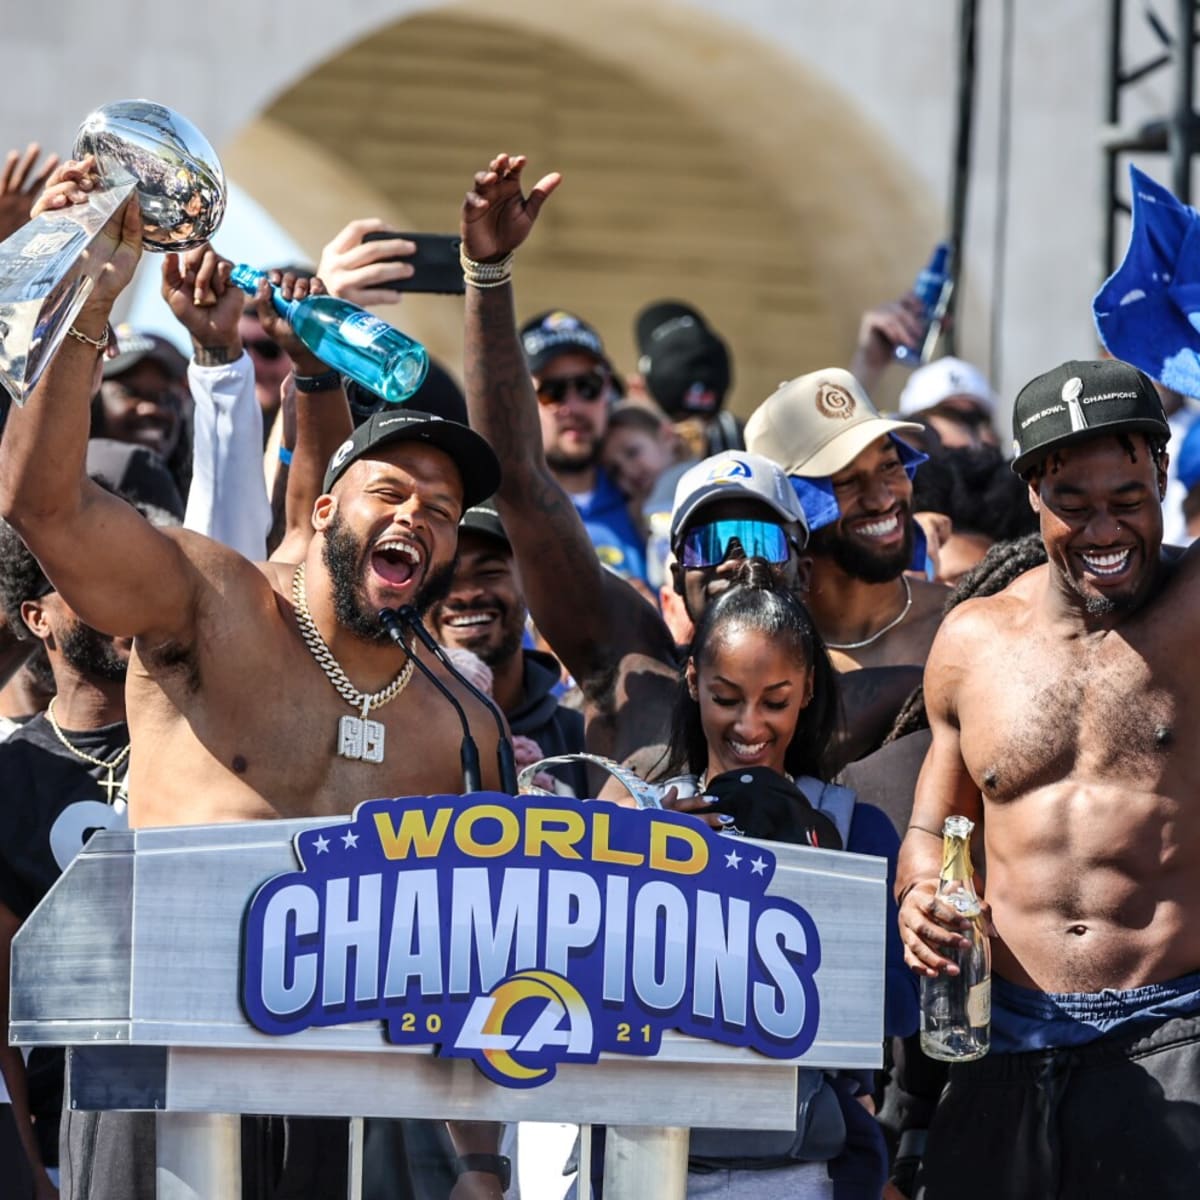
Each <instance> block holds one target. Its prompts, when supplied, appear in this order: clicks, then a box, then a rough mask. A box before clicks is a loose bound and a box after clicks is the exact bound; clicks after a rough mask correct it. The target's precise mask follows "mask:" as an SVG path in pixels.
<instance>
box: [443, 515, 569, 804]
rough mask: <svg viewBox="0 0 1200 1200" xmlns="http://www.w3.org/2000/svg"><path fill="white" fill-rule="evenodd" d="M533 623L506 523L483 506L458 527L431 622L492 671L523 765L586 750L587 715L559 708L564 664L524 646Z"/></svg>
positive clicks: (449, 642)
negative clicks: (447, 578) (449, 572)
mask: <svg viewBox="0 0 1200 1200" xmlns="http://www.w3.org/2000/svg"><path fill="white" fill-rule="evenodd" d="M526 616H527V610H526V607H525V595H524V592H523V591H522V589H521V579H520V576H519V574H518V573H517V565H516V561H515V559H514V557H513V550H512V545H511V543H510V542H509V540H508V535H507V534H506V533H505V532H504V526H503V525H502V524H501V522H500V516H499V514H498V513H497V511H496V509H495V507H494V506H493V504H492V503H491V501H487V502H485V503H484V504H479V505H476V506H475V507H474V508H471V509H468V510H467V512H466V513H465V514H464V515H463V519H462V522H461V524H460V525H459V534H458V561H457V562H456V563H455V567H454V577H453V580H452V582H451V584H450V590H449V592H448V593H447V594H446V598H445V599H444V600H442V601H440V602H439V603H438V604H437V605H436V606H435V607H434V609H433V611H432V612H431V613H430V617H429V623H430V627H431V628H432V630H433V633H434V636H435V637H436V638H437V639H438V641H440V642H441V643H442V645H444V646H450V647H457V648H459V649H463V650H470V651H472V652H473V653H474V654H476V655H478V656H479V657H480V658H481V659H482V660H483V661H484V662H485V663H487V665H488V666H489V667H490V668H491V670H492V680H493V683H492V693H493V696H494V698H495V701H496V703H497V704H498V705H499V706H500V709H501V711H502V712H503V713H504V715H505V717H506V718H507V719H508V724H509V728H510V729H511V730H512V732H513V736H514V739H515V740H516V748H517V760H518V763H519V765H525V764H526V763H528V762H533V761H536V760H537V759H538V758H544V757H549V756H551V755H555V754H572V753H576V752H578V751H581V750H583V748H584V745H583V714H582V713H580V712H577V711H576V710H575V709H571V708H566V707H564V706H563V705H561V704H559V702H558V697H557V695H556V694H555V691H554V689H555V687H556V685H557V684H558V682H559V679H560V677H561V670H560V668H559V665H558V661H557V660H556V659H555V658H554V657H553V656H552V655H550V654H545V653H543V652H542V651H540V650H530V649H526V648H525V647H524V645H523V642H524V633H525V619H526ZM521 739H528V742H532V743H536V746H530V745H528V744H527V743H526V744H522V741H521ZM535 751H538V753H535ZM560 777H561V778H563V779H566V780H568V781H569V783H570V785H571V786H572V789H573V790H574V791H575V793H576V795H580V796H582V795H584V794H585V790H586V782H585V779H584V776H583V773H582V772H581V771H578V770H574V771H572V774H571V775H570V776H567V775H562V776H560ZM581 789H584V790H581Z"/></svg>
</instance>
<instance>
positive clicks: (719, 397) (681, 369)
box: [634, 300, 731, 417]
mask: <svg viewBox="0 0 1200 1200" xmlns="http://www.w3.org/2000/svg"><path fill="white" fill-rule="evenodd" d="M634 336H635V337H636V339H637V345H638V354H639V355H640V356H641V357H640V358H639V359H638V371H639V372H640V373H641V375H642V378H643V379H645V381H646V386H647V387H648V388H649V389H650V394H651V395H652V396H653V397H654V399H655V400H656V401H658V403H659V405H660V406H661V407H662V409H663V410H664V411H665V412H666V413H668V414H669V415H670V416H673V417H678V416H686V415H690V414H700V415H704V414H707V413H714V412H716V411H717V410H718V409H719V408H720V407H721V405H722V404H723V403H724V402H725V393H726V392H728V391H729V381H730V376H731V370H730V363H729V350H728V348H727V347H726V345H725V343H724V342H723V341H722V340H721V339H720V338H719V337H718V336H717V335H716V334H715V333H714V332H713V331H712V330H711V329H710V328H709V326H708V324H707V322H706V321H705V320H704V318H703V317H702V316H701V315H700V313H699V312H697V311H696V309H694V308H692V307H691V306H690V305H687V304H682V303H680V302H679V301H678V300H660V301H658V302H657V303H655V304H651V305H648V306H647V307H646V308H644V309H642V311H641V312H640V313H639V314H638V316H637V320H636V321H635V322H634Z"/></svg>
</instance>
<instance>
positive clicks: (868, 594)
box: [746, 367, 946, 670]
mask: <svg viewBox="0 0 1200 1200" xmlns="http://www.w3.org/2000/svg"><path fill="white" fill-rule="evenodd" d="M919 429H920V426H919V425H913V424H910V423H909V422H906V421H892V420H888V419H886V418H884V417H881V416H880V415H879V413H878V412H877V411H876V409H875V406H874V405H873V404H872V403H871V401H870V400H869V399H868V398H867V394H866V393H865V392H864V391H863V390H862V387H861V386H860V385H859V383H858V381H857V380H856V379H855V378H854V376H853V375H851V374H850V372H849V371H844V370H842V369H841V368H839V367H829V368H827V369H826V370H823V371H814V372H812V374H810V375H802V376H801V377H800V378H799V379H793V380H791V381H790V382H788V383H785V384H783V385H782V386H781V387H780V388H779V390H778V391H777V392H775V394H774V395H772V396H769V397H768V398H767V399H766V400H764V401H763V402H762V404H760V405H759V406H758V408H757V409H756V410H755V412H754V415H753V416H751V418H750V420H749V421H748V422H747V423H746V445H747V447H748V448H749V449H750V450H752V451H753V452H754V453H755V454H761V455H763V456H764V457H765V458H770V459H773V460H774V461H775V462H777V463H779V465H780V466H781V467H783V469H784V470H785V471H786V472H787V473H788V475H789V476H791V477H792V478H793V479H795V480H797V481H798V482H799V484H800V486H801V487H802V488H803V490H804V491H805V493H806V494H805V496H804V497H803V498H804V499H805V506H806V509H808V510H809V519H810V522H811V524H812V527H813V537H812V543H811V545H810V549H811V551H812V555H813V570H812V580H811V583H810V585H809V593H808V606H809V608H810V609H811V610H812V615H813V620H814V621H816V623H817V628H818V629H819V630H820V631H821V636H822V637H823V638H824V639H825V644H826V646H827V647H828V648H829V651H830V653H831V654H832V656H833V660H834V665H835V666H837V667H838V669H839V670H854V669H856V668H860V667H884V666H899V665H902V664H905V663H911V664H917V665H919V664H921V663H924V661H925V658H926V656H927V655H928V653H929V647H930V644H931V643H932V641H933V635H934V634H935V633H936V632H937V627H938V623H939V622H940V621H941V617H942V605H943V604H945V602H946V589H945V588H944V587H943V586H942V585H941V584H936V583H929V582H926V581H925V580H923V579H912V578H910V577H909V576H908V575H906V574H905V572H906V571H907V570H908V568H909V566H910V565H911V564H912V559H913V547H914V545H915V538H916V530H917V525H916V522H915V521H914V520H913V514H912V479H911V476H910V474H909V471H910V470H913V469H915V467H916V466H917V464H918V463H920V462H921V461H922V456H921V455H919V454H918V453H917V452H916V451H914V450H912V449H911V448H910V447H909V446H907V445H905V444H904V442H902V441H901V440H900V439H899V438H898V437H897V436H896V435H897V434H898V433H902V432H903V431H905V430H919ZM822 510H823V511H822Z"/></svg>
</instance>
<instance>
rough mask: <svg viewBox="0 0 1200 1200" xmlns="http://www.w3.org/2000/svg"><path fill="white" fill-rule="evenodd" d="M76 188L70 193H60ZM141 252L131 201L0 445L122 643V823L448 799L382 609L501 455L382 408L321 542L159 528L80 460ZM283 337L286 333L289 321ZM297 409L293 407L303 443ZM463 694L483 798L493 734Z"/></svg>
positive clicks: (452, 738)
mask: <svg viewBox="0 0 1200 1200" xmlns="http://www.w3.org/2000/svg"><path fill="white" fill-rule="evenodd" d="M69 169H70V170H74V171H75V172H76V173H77V174H78V175H85V174H87V172H88V167H87V164H71V166H70V167H69ZM85 199H86V196H85V193H84V192H83V190H82V189H80V191H79V199H78V200H76V199H75V198H74V197H72V198H71V202H72V203H77V202H82V201H83V200H85ZM141 252H142V239H141V217H140V213H139V209H138V205H137V203H136V199H135V200H133V201H132V202H127V203H126V204H124V205H123V206H122V207H121V208H120V209H119V210H118V212H117V213H116V214H115V215H114V217H113V219H112V220H111V221H110V222H109V224H108V225H107V226H106V227H105V229H104V230H103V231H102V233H101V234H100V235H99V236H98V238H97V239H96V241H95V242H94V243H93V245H92V247H91V248H90V249H89V252H88V253H89V255H92V256H95V258H96V259H98V262H97V263H94V264H92V265H93V266H95V267H96V268H97V271H96V276H95V278H96V282H95V285H94V287H93V288H92V290H91V292H90V294H89V295H88V297H87V300H86V301H85V303H84V304H83V306H82V308H81V309H80V311H79V313H78V314H77V315H76V317H75V318H74V322H73V324H72V325H71V328H70V331H69V336H68V337H67V338H66V339H64V343H63V345H62V347H61V349H60V350H59V351H58V353H57V354H56V355H55V357H54V359H53V361H52V362H51V363H50V365H49V366H48V368H47V370H46V372H45V374H44V375H43V377H42V379H41V381H40V382H39V384H38V386H37V387H36V388H35V389H34V390H33V392H32V394H31V395H30V397H29V400H28V402H27V403H26V405H25V406H24V407H23V408H21V409H19V410H16V411H15V412H14V413H13V414H12V416H11V417H10V420H9V423H8V425H7V427H6V429H5V435H4V438H3V441H2V442H0V515H3V516H4V517H5V518H6V519H8V520H9V522H10V523H11V524H12V525H13V526H14V528H16V530H17V531H18V532H19V533H20V535H21V536H22V538H23V539H24V541H25V542H26V543H27V544H28V545H29V547H30V549H31V550H32V551H33V552H34V553H35V554H36V555H37V558H38V560H39V562H40V563H41V564H42V566H43V568H44V569H45V571H46V574H47V576H48V578H49V579H50V581H51V583H52V584H53V585H54V587H55V589H56V591H57V592H58V593H59V594H60V595H61V596H62V597H63V599H64V600H65V601H66V602H67V603H69V604H70V605H71V607H72V608H73V609H74V610H75V611H76V612H77V613H78V614H79V617H80V618H81V619H82V620H83V621H85V622H86V623H87V624H89V625H91V626H92V627H94V628H96V629H98V630H101V631H103V632H105V633H107V634H110V635H112V636H117V637H125V638H132V639H133V649H132V652H131V655H130V666H129V674H128V680H127V685H126V702H127V708H128V720H129V728H130V732H131V735H132V743H131V744H132V747H133V748H132V750H131V753H130V758H129V817H130V824H131V825H134V826H141V827H146V826H154V825H187V824H203V823H209V822H215V821H245V820H251V819H256V818H272V817H293V816H323V815H333V814H340V813H344V812H347V811H348V810H349V809H350V808H352V807H353V805H354V804H355V803H356V802H357V801H358V800H360V799H365V798H368V797H371V796H381V795H393V796H394V795H421V794H438V793H445V792H456V791H458V790H460V788H461V785H462V777H461V772H460V762H459V745H460V742H461V737H462V735H461V731H460V728H459V724H458V720H457V718H456V716H455V714H454V712H453V710H452V709H451V708H450V706H449V705H447V704H446V703H445V701H444V699H443V698H442V697H441V696H440V695H439V694H437V693H436V692H435V689H434V687H433V685H432V684H430V683H429V682H428V681H427V680H426V679H425V677H424V676H423V675H420V674H418V673H415V672H414V670H413V666H412V663H411V662H410V661H409V656H408V654H407V653H406V652H405V651H404V650H402V649H401V648H400V647H398V646H397V645H395V644H394V643H393V642H392V641H391V639H390V638H389V637H388V636H387V635H386V633H385V632H384V630H383V629H382V627H381V626H380V624H379V621H378V617H377V614H378V612H379V610H380V609H381V608H383V607H399V606H401V605H405V604H414V605H416V606H417V607H418V608H424V607H427V606H428V605H429V604H430V603H432V601H433V600H434V599H436V598H437V596H438V595H439V594H440V592H441V591H442V590H443V589H444V587H445V585H446V583H447V582H448V580H449V577H450V572H451V569H452V563H453V560H454V555H455V551H456V546H457V537H458V522H459V519H460V517H461V516H462V513H463V511H464V510H465V509H466V508H468V507H470V506H471V505H472V504H474V503H478V502H479V501H481V500H483V499H485V498H486V497H487V496H488V495H490V494H491V493H492V492H493V491H494V490H495V488H496V487H497V485H498V483H499V468H498V465H497V463H496V459H495V455H494V454H493V453H492V452H491V450H490V449H489V448H488V446H487V445H486V443H485V442H483V440H482V439H481V438H479V437H478V435H476V434H474V433H472V431H471V430H469V429H468V428H466V427H465V426H463V425H459V424H456V423H455V422H451V421H440V420H437V419H435V418H431V417H429V416H427V415H426V414H421V413H413V412H407V411H399V412H396V411H392V412H386V413H379V414H376V415H375V416H374V417H372V418H371V419H370V420H369V421H367V422H366V423H364V424H363V425H361V426H359V428H358V429H357V430H355V432H354V433H353V435H352V436H351V437H350V438H348V439H347V440H346V441H345V442H344V443H343V444H342V445H341V446H340V447H339V448H338V450H337V451H336V452H335V454H334V455H333V457H332V458H331V459H330V462H329V465H328V467H327V469H326V470H325V472H324V476H323V479H322V481H321V485H320V491H321V494H320V496H319V498H318V499H317V501H316V504H315V505H314V507H313V512H312V526H313V534H312V537H311V539H310V540H309V541H308V542H307V544H306V545H305V547H304V549H303V551H302V552H300V553H299V554H298V555H297V556H295V557H294V558H293V559H292V561H274V562H269V563H252V562H250V561H249V560H248V559H246V558H243V557H242V556H241V555H239V554H237V553H236V552H235V551H233V550H231V549H229V548H228V547H225V546H222V545H220V544H219V543H217V542H214V541H212V540H211V539H209V538H206V537H203V536H201V535H198V534H193V533H189V532H187V531H184V530H170V531H166V530H158V529H154V528H152V527H151V526H149V525H148V524H147V523H146V522H145V521H144V520H143V519H142V518H141V517H140V516H139V515H138V514H137V513H135V512H133V511H132V510H131V509H129V508H128V506H126V505H125V504H124V502H123V501H120V500H118V499H117V498H115V497H113V496H111V495H110V494H108V493H107V492H104V491H103V490H102V489H100V488H98V487H97V486H96V485H95V484H93V483H92V482H91V481H90V480H88V479H87V477H86V475H85V474H84V471H83V458H84V448H85V445H86V438H87V423H88V402H89V398H90V395H91V386H90V385H91V379H92V375H93V371H94V367H95V362H96V356H97V354H98V353H100V352H102V350H103V346H104V342H105V332H106V329H107V323H108V316H109V313H110V311H111V309H112V306H113V304H114V303H115V302H116V300H117V297H118V296H119V295H120V293H121V292H122V291H123V290H124V288H125V287H126V286H127V285H128V283H129V281H130V279H131V278H132V276H133V272H134V269H135V268H136V266H137V263H138V260H139V259H140V257H141ZM290 286H291V285H289V288H290ZM306 287H307V285H306V283H305V282H304V281H300V282H298V283H296V284H295V291H294V293H293V295H295V296H296V297H299V296H302V295H303V294H305V290H304V289H306ZM286 294H288V292H287V290H286V289H285V295H286ZM265 295H266V293H265V292H261V293H260V296H261V297H263V298H264V299H265ZM276 331H277V335H278V336H281V337H286V336H287V334H288V330H287V327H286V326H285V325H283V323H282V322H280V323H278V324H277V326H276ZM289 353H290V354H291V355H292V361H293V371H294V374H295V375H296V382H297V387H298V389H300V390H302V391H304V392H306V393H315V392H320V391H327V392H328V391H333V392H340V390H341V383H340V378H339V377H338V376H337V374H336V373H335V372H330V371H328V370H327V368H326V366H325V364H324V363H322V362H320V361H319V360H318V359H316V358H314V357H313V356H311V355H310V354H308V353H307V351H304V350H303V349H302V348H301V347H300V344H299V343H298V342H295V341H294V340H293V342H292V343H290V344H289ZM327 400H328V403H333V402H334V398H332V397H329V398H327ZM341 403H342V404H343V405H344V404H345V399H344V396H342V397H341ZM318 419H319V417H318V416H316V415H313V416H312V420H314V421H315V420H318ZM308 420H309V415H308V406H304V407H302V408H301V410H300V412H299V413H298V423H299V426H298V433H297V438H298V445H299V439H301V438H304V437H305V436H311V429H310V428H309V427H307V426H306V422H307V421H308ZM346 423H347V425H349V413H348V412H347V413H346ZM429 665H430V669H431V670H433V671H435V672H437V673H439V674H440V675H442V677H443V679H444V681H445V683H446V686H448V687H451V688H453V687H455V686H456V685H455V683H454V681H453V680H452V679H451V678H450V677H449V676H448V675H447V674H446V673H445V672H444V671H443V670H442V668H441V667H440V666H439V665H437V664H436V663H434V662H431V663H430V664H429ZM463 703H464V706H465V707H466V708H467V711H468V713H469V715H470V719H471V724H472V732H473V735H474V737H475V740H476V741H477V743H478V745H479V749H480V760H481V763H482V773H483V783H484V786H485V788H493V789H494V788H496V787H497V786H498V785H499V779H498V775H497V772H496V768H495V761H496V744H497V732H496V728H495V725H494V723H493V721H492V720H491V717H490V714H488V713H487V712H485V711H484V709H483V708H482V706H481V705H479V704H478V703H476V702H474V701H473V700H471V699H470V698H469V697H464V698H463ZM103 1115H104V1116H105V1117H112V1116H114V1114H103ZM115 1115H116V1116H117V1117H119V1116H120V1114H115ZM464 1137H465V1140H464V1141H462V1142H461V1143H460V1144H459V1145H458V1149H459V1150H460V1151H462V1152H470V1151H472V1150H475V1149H478V1150H480V1151H483V1152H487V1151H490V1150H493V1149H494V1147H495V1137H494V1132H492V1131H487V1132H485V1133H483V1134H480V1135H478V1136H477V1135H475V1134H473V1133H472V1132H471V1131H469V1130H468V1131H466V1132H465V1134H464ZM342 1140H343V1144H344V1136H343V1139H342ZM464 1179H465V1180H466V1182H465V1183H464V1184H463V1189H469V1190H470V1192H471V1193H472V1194H475V1195H479V1196H493V1195H494V1196H498V1195H499V1184H498V1180H497V1179H496V1178H495V1177H494V1176H489V1175H483V1177H482V1178H481V1177H480V1173H479V1172H471V1174H470V1178H468V1177H467V1176H464ZM466 1194H468V1191H467V1190H462V1189H456V1196H457V1195H466ZM123 1200H130V1197H129V1196H128V1195H125V1196H123Z"/></svg>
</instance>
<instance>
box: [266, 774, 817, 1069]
mask: <svg viewBox="0 0 1200 1200" xmlns="http://www.w3.org/2000/svg"><path fill="white" fill-rule="evenodd" d="M296 852H297V856H298V857H299V859H300V863H301V868H302V869H301V870H299V871H296V872H290V873H288V874H285V875H279V876H276V877H275V878H274V879H271V880H268V881H267V882H266V883H265V884H263V886H262V887H261V888H260V889H259V891H258V892H257V893H256V894H255V896H254V899H253V900H252V901H251V903H250V907H249V909H248V911H247V915H246V924H245V931H246V936H245V957H244V961H243V974H242V1003H243V1007H244V1009H245V1012H246V1015H247V1017H248V1018H249V1020H250V1022H251V1023H252V1024H253V1025H254V1026H255V1027H256V1028H258V1029H260V1030H262V1031H263V1032H264V1033H269V1034H289V1033H295V1032H297V1031H299V1030H301V1029H307V1028H310V1027H312V1026H321V1025H341V1024H345V1023H347V1022H353V1021H382V1022H383V1023H384V1026H385V1029H386V1033H387V1037H388V1039H389V1040H390V1041H392V1042H394V1043H396V1044H398V1045H431V1046H434V1047H436V1048H437V1052H438V1053H439V1054H441V1055H443V1056H446V1057H451V1058H468V1059H471V1060H472V1061H473V1062H474V1063H475V1064H476V1065H477V1066H478V1068H479V1069H480V1070H481V1071H482V1072H483V1073H484V1074H485V1075H486V1076H487V1077H488V1078H489V1079H491V1080H493V1081H494V1082H496V1083H499V1084H503V1085H505V1086H508V1087H537V1086H539V1085H541V1084H544V1083H547V1082H548V1081H549V1080H551V1079H553V1077H554V1073H555V1070H556V1069H557V1067H558V1064H560V1063H576V1062H578V1063H590V1062H595V1061H596V1059H597V1058H598V1057H599V1055H600V1054H601V1053H602V1052H617V1053H623V1054H638V1055H653V1054H656V1053H657V1052H658V1049H659V1046H660V1043H661V1039H662V1034H663V1032H664V1031H665V1030H669V1029H676V1030H680V1031H681V1032H683V1033H688V1034H692V1035H694V1036H696V1037H702V1038H707V1039H709V1040H711V1041H717V1042H724V1043H727V1044H730V1045H735V1046H749V1047H752V1048H754V1049H756V1050H758V1051H761V1052H762V1053H763V1054H767V1055H770V1056H772V1057H774V1058H796V1057H799V1056H800V1055H802V1054H803V1053H804V1052H805V1051H806V1050H807V1049H808V1048H809V1046H811V1044H812V1042H813V1039H814V1037H815V1036H816V1031H817V1024H818V1018H819V1000H818V994H817V986H816V979H815V976H816V972H817V970H818V968H819V966H820V961H821V949H820V942H819V939H818V935H817V929H816V926H815V925H814V923H813V921H812V918H811V917H810V916H809V914H808V913H807V912H806V911H805V910H804V909H803V908H802V907H801V906H800V905H798V904H795V903H793V902H791V901H789V900H785V899H782V898H779V897H774V896H768V895H766V888H767V886H768V885H769V883H770V881H771V878H772V876H773V874H774V871H775V859H774V856H773V855H772V854H771V852H770V851H769V850H767V849H765V848H763V847H760V846H756V845H751V844H747V843H743V842H739V841H736V840H733V839H730V838H722V837H720V836H718V835H717V834H715V833H713V832H711V831H710V830H708V828H707V827H706V826H703V825H701V824H699V823H697V822H696V821H695V820H694V819H692V818H690V817H686V816H683V815H681V814H676V813H665V812H651V811H637V810H632V809H625V808H619V807H616V806H612V805H608V804H604V803H600V802H592V803H585V804H581V803H580V802H578V801H576V800H564V801H559V800H555V799H553V798H550V797H516V798H514V797H510V796H500V795H493V794H490V793H478V794H475V795H472V796H465V797H459V796H436V797H419V798H416V797H414V798H408V799H398V800H371V801H368V802H366V803H365V804H362V805H360V806H359V808H358V809H357V810H356V812H355V814H354V816H353V818H352V819H351V820H349V821H344V822H341V823H338V824H335V825H329V826H323V827H320V828H317V829H306V830H305V831H304V832H303V833H301V834H299V835H298V836H297V838H296Z"/></svg>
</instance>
